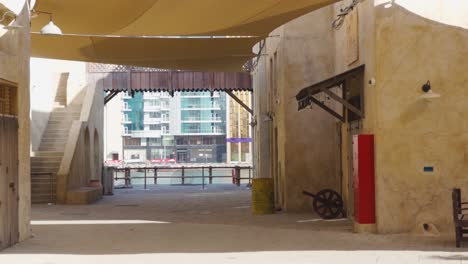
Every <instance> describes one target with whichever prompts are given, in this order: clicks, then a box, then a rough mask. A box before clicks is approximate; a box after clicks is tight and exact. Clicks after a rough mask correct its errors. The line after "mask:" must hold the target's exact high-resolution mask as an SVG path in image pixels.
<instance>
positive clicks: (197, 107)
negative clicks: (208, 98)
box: [180, 105, 221, 110]
mask: <svg viewBox="0 0 468 264" xmlns="http://www.w3.org/2000/svg"><path fill="white" fill-rule="evenodd" d="M180 109H181V110H221V106H220V105H187V106H185V107H181V108H180Z"/></svg>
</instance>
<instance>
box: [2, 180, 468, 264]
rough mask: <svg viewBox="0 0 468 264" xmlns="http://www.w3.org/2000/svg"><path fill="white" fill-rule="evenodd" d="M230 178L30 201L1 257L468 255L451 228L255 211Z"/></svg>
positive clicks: (359, 259) (172, 259) (232, 259)
mask: <svg viewBox="0 0 468 264" xmlns="http://www.w3.org/2000/svg"><path fill="white" fill-rule="evenodd" d="M249 205H250V191H249V190H248V189H245V188H240V189H238V188H237V187H232V186H216V187H215V186H208V187H207V189H206V190H201V187H199V186H192V187H180V186H179V187H177V186H165V187H164V186H159V187H156V188H153V189H151V190H146V191H145V190H141V189H127V190H116V192H115V195H114V196H106V197H105V198H104V199H103V200H101V201H100V202H98V203H96V204H93V205H90V206H62V205H40V206H33V215H32V217H33V226H32V228H33V233H34V237H33V238H32V239H30V240H28V241H26V242H24V243H22V244H20V245H17V246H15V247H13V248H11V249H8V250H6V251H3V252H1V253H0V263H8V264H13V263H24V264H55V263H57V264H58V263H60V264H61V263H67V264H72V263H79V264H82V263H100V264H103V263H114V264H120V263H257V264H259V263H392V264H396V263H468V253H465V252H466V251H467V248H465V249H460V250H457V249H455V248H454V245H453V244H454V243H453V242H452V237H450V236H437V237H433V236H414V235H368V234H366V235H363V234H354V233H352V232H351V225H350V223H349V222H348V221H347V220H334V221H323V220H321V219H318V218H317V217H316V216H315V215H314V214H312V213H310V214H283V213H278V214H275V215H269V216H252V215H251V213H250V206H249Z"/></svg>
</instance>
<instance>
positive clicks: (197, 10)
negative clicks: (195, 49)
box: [32, 0, 338, 36]
mask: <svg viewBox="0 0 468 264" xmlns="http://www.w3.org/2000/svg"><path fill="white" fill-rule="evenodd" d="M334 2H338V0H138V1H136V0H38V2H37V7H36V9H37V10H40V11H45V12H51V13H52V14H53V20H54V22H55V24H57V25H58V26H59V27H60V28H61V29H62V31H63V32H64V33H68V34H91V35H94V34H96V35H103V34H104V35H111V34H112V35H124V36H141V35H144V36H185V35H218V36H240V35H242V36H266V35H267V34H268V33H269V32H271V31H272V30H274V29H275V28H276V27H278V26H280V25H282V24H284V23H286V22H288V21H290V20H292V19H294V18H296V17H299V16H301V15H304V14H306V13H309V12H311V11H313V10H316V9H318V8H321V7H323V6H325V5H328V4H331V3H334ZM47 22H48V16H47V15H39V16H38V17H36V18H35V19H33V25H32V29H33V31H39V30H40V29H41V28H42V26H44V25H45V24H46V23H47Z"/></svg>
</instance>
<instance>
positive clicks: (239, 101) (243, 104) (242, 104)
mask: <svg viewBox="0 0 468 264" xmlns="http://www.w3.org/2000/svg"><path fill="white" fill-rule="evenodd" d="M226 94H228V95H229V96H230V97H231V98H232V99H234V101H236V102H237V103H238V104H240V105H241V106H242V107H243V108H244V109H245V110H247V112H249V113H250V114H251V115H254V113H253V110H252V109H251V108H250V107H248V106H247V105H246V104H245V103H244V102H242V100H241V99H239V98H238V97H237V96H236V95H235V94H234V93H233V92H231V91H228V90H226Z"/></svg>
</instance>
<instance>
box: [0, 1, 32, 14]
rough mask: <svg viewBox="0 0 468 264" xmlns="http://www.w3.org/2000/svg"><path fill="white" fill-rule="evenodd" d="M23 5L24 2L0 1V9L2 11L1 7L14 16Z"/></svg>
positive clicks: (19, 11)
mask: <svg viewBox="0 0 468 264" xmlns="http://www.w3.org/2000/svg"><path fill="white" fill-rule="evenodd" d="M25 4H26V1H25V0H0V9H3V8H1V6H3V7H5V8H6V9H8V10H9V11H11V12H13V13H14V14H15V15H19V13H21V11H22V10H23V7H24V5H25Z"/></svg>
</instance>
